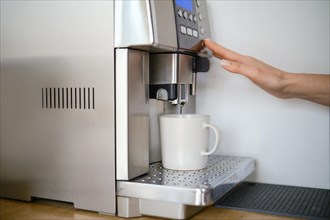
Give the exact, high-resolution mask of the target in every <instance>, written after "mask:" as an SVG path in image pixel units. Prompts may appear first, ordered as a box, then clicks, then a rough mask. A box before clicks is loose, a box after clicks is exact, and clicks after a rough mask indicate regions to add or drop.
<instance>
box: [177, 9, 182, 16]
mask: <svg viewBox="0 0 330 220" xmlns="http://www.w3.org/2000/svg"><path fill="white" fill-rule="evenodd" d="M182 13H183V12H182V10H181V9H179V10H178V15H179V17H180V18H181V17H182Z"/></svg>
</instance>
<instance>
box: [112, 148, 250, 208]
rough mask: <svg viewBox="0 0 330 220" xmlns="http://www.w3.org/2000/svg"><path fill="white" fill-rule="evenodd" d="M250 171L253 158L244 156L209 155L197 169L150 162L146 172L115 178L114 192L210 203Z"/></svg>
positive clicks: (174, 201) (168, 199)
mask: <svg viewBox="0 0 330 220" xmlns="http://www.w3.org/2000/svg"><path fill="white" fill-rule="evenodd" d="M253 170H254V160H253V159H251V158H244V157H232V156H218V155H214V156H210V158H209V164H208V167H207V168H205V169H203V170H197V171H175V170H168V169H164V168H163V167H162V165H161V163H154V164H151V165H150V172H149V173H148V174H147V175H144V176H141V177H139V178H136V179H134V180H132V181H118V182H117V195H119V196H124V197H132V198H140V199H147V200H154V201H159V202H173V203H179V204H185V205H193V206H207V205H210V204H213V203H214V202H215V201H217V200H218V199H219V198H220V197H221V196H223V195H224V194H225V193H226V192H228V191H229V190H230V189H232V188H233V187H234V186H235V185H236V184H238V183H239V182H241V181H242V180H244V179H245V178H246V177H247V176H248V175H250V174H251V173H252V172H253Z"/></svg>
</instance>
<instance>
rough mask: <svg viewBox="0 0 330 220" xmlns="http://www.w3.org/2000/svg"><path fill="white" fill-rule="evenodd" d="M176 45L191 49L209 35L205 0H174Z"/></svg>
mask: <svg viewBox="0 0 330 220" xmlns="http://www.w3.org/2000/svg"><path fill="white" fill-rule="evenodd" d="M174 10H175V17H176V28H177V34H178V47H179V48H180V49H188V50H191V49H192V50H193V49H194V47H196V45H198V44H199V43H200V40H202V39H205V38H208V37H210V33H209V22H208V16H207V10H206V2H205V0H174Z"/></svg>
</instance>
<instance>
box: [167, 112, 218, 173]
mask: <svg viewBox="0 0 330 220" xmlns="http://www.w3.org/2000/svg"><path fill="white" fill-rule="evenodd" d="M209 121H210V117H209V116H208V115H198V114H171V115H162V116H160V141H161V150H162V161H163V167H164V168H167V169H172V170H199V169H203V168H205V167H206V166H207V161H208V155H211V154H213V153H214V152H216V151H217V149H218V148H219V145H220V131H219V129H218V128H217V127H216V126H214V125H211V124H210V123H209ZM208 128H210V129H211V130H213V131H214V134H215V143H214V145H213V147H212V148H211V150H210V151H207V150H208V142H209V132H208V131H209V129H208Z"/></svg>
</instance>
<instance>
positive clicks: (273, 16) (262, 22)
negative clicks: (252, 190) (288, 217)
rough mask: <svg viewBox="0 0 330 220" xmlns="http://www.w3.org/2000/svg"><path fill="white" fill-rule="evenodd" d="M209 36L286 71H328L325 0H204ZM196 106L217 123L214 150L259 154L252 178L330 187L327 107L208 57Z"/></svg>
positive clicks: (200, 76) (242, 154)
mask: <svg viewBox="0 0 330 220" xmlns="http://www.w3.org/2000/svg"><path fill="white" fill-rule="evenodd" d="M208 10H209V16H210V20H211V21H210V22H211V30H212V35H213V39H214V40H215V41H217V42H219V43H221V44H223V45H224V46H226V47H228V48H230V49H232V50H236V51H238V52H240V53H242V54H246V55H251V56H254V57H256V58H258V59H261V60H263V61H265V62H266V63H269V64H271V65H273V66H276V67H278V68H280V69H283V70H286V71H291V72H312V73H329V72H330V70H329V60H330V57H329V49H330V47H329V39H330V36H329V26H330V24H329V1H220V0H208ZM198 80H199V81H198V92H199V93H198V94H199V96H198V97H197V106H198V107H197V112H198V113H204V114H209V115H211V120H212V122H213V123H215V124H216V125H218V126H219V127H220V128H221V130H222V138H223V139H222V145H221V149H220V150H219V151H218V153H219V154H226V155H237V156H249V157H253V158H255V159H256V162H257V163H256V164H257V168H256V172H255V174H254V175H253V177H252V178H251V179H252V180H253V181H258V182H264V183H275V184H285V185H296V186H307V187H316V188H326V189H329V188H330V177H329V175H330V168H329V167H330V152H329V149H330V146H329V132H330V131H329V108H328V107H325V106H321V105H318V104H313V103H310V102H307V101H304V100H297V99H291V100H281V99H277V98H274V97H272V96H271V95H269V94H268V93H266V92H264V91H263V90H261V89H259V88H258V87H257V86H255V85H254V84H253V83H252V82H250V81H249V80H248V79H246V78H244V77H243V76H240V75H236V74H231V73H229V72H226V71H225V70H223V69H222V68H221V67H220V64H219V60H216V59H215V58H212V59H211V69H210V72H209V73H206V74H205V73H200V74H199V75H198Z"/></svg>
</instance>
